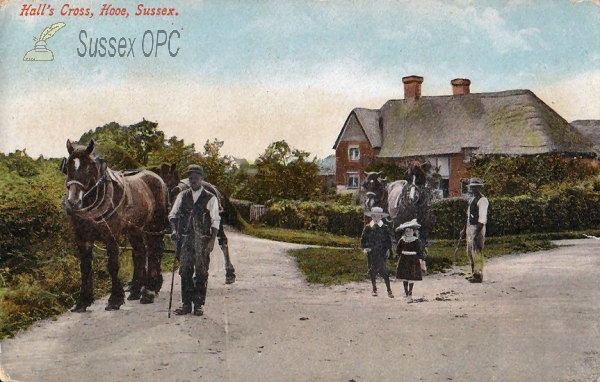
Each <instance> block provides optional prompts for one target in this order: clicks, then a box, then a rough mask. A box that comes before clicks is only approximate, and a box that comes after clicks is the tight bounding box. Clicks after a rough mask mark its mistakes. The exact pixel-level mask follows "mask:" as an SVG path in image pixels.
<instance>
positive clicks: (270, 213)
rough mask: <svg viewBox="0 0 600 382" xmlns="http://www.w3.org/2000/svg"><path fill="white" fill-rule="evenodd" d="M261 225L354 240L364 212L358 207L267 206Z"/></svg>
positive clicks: (287, 202) (320, 204)
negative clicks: (318, 232) (308, 231)
mask: <svg viewBox="0 0 600 382" xmlns="http://www.w3.org/2000/svg"><path fill="white" fill-rule="evenodd" d="M260 221H261V222H263V223H265V224H267V225H270V226H273V227H280V228H288V229H303V230H315V231H324V232H330V233H333V234H336V235H344V236H357V235H360V233H361V232H362V229H363V226H364V222H363V210H362V208H361V207H358V206H350V205H344V204H337V203H324V202H298V201H292V200H282V201H278V202H275V203H272V204H270V205H268V210H267V212H266V213H265V214H264V215H263V216H262V217H261V219H260Z"/></svg>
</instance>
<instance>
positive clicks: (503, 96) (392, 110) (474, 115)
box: [336, 90, 594, 157]
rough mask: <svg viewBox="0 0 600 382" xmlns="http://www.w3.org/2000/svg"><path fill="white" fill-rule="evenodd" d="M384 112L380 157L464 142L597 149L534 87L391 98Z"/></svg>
mask: <svg viewBox="0 0 600 382" xmlns="http://www.w3.org/2000/svg"><path fill="white" fill-rule="evenodd" d="M356 110H357V109H355V110H354V111H353V112H355V111H356ZM362 110H365V109H362ZM372 112H373V111H372ZM379 112H380V115H381V116H382V118H383V129H382V130H383V132H382V135H383V136H382V139H383V145H382V147H381V151H380V152H379V155H378V156H379V157H413V156H432V155H448V154H456V153H461V152H462V151H463V149H465V148H468V149H470V151H471V152H472V153H474V154H505V155H534V154H542V153H563V154H571V155H586V156H587V155H594V151H593V144H592V142H591V141H590V140H589V139H588V138H586V137H585V136H584V135H583V134H582V133H581V132H580V131H579V130H577V129H575V128H574V127H573V126H571V125H570V124H569V123H568V122H567V121H565V120H564V119H563V118H562V117H561V116H560V115H558V114H557V113H556V112H555V111H554V110H552V109H551V108H550V107H549V106H548V105H546V104H545V103H544V102H543V101H541V100H540V99H539V98H538V97H536V95H535V94H533V93H532V92H531V91H529V90H511V91H504V92H495V93H471V94H464V95H456V96H436V97H421V98H419V99H417V100H414V99H403V100H390V101H388V102H386V103H385V104H384V105H383V107H382V108H381V109H380V111H379ZM372 114H374V113H372ZM357 115H358V114H357ZM370 121H371V123H372V125H371V127H370V128H369V127H367V126H365V125H364V124H363V126H364V129H365V132H366V131H376V130H379V121H378V120H377V122H375V121H373V118H371V119H370ZM338 139H339V138H338ZM336 145H337V142H336Z"/></svg>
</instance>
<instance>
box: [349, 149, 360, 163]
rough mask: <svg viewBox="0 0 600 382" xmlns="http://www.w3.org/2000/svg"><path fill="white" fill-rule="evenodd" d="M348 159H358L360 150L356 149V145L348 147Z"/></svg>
mask: <svg viewBox="0 0 600 382" xmlns="http://www.w3.org/2000/svg"><path fill="white" fill-rule="evenodd" d="M348 159H349V160H352V161H357V160H359V159H360V151H358V146H350V147H348Z"/></svg>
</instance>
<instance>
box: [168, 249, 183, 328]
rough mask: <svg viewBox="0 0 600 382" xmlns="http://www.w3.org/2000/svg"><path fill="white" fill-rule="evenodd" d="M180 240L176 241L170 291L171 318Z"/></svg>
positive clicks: (169, 315) (169, 316)
mask: <svg viewBox="0 0 600 382" xmlns="http://www.w3.org/2000/svg"><path fill="white" fill-rule="evenodd" d="M179 250H180V245H179V240H178V241H177V242H176V243H175V257H174V258H173V272H172V273H171V291H170V292H169V314H168V318H171V304H172V303H173V284H174V283H175V270H176V269H177V258H178V257H179Z"/></svg>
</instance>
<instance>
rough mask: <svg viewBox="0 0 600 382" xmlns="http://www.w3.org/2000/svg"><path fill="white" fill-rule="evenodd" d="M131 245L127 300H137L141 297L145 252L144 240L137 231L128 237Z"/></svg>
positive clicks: (144, 273)
mask: <svg viewBox="0 0 600 382" xmlns="http://www.w3.org/2000/svg"><path fill="white" fill-rule="evenodd" d="M129 242H130V243H131V248H132V250H131V255H132V258H133V277H132V279H131V286H130V287H129V296H128V297H127V299H128V300H139V299H140V297H141V296H142V286H143V285H144V280H145V279H146V252H145V247H144V239H143V237H142V233H141V231H139V230H136V232H131V233H130V235H129Z"/></svg>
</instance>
